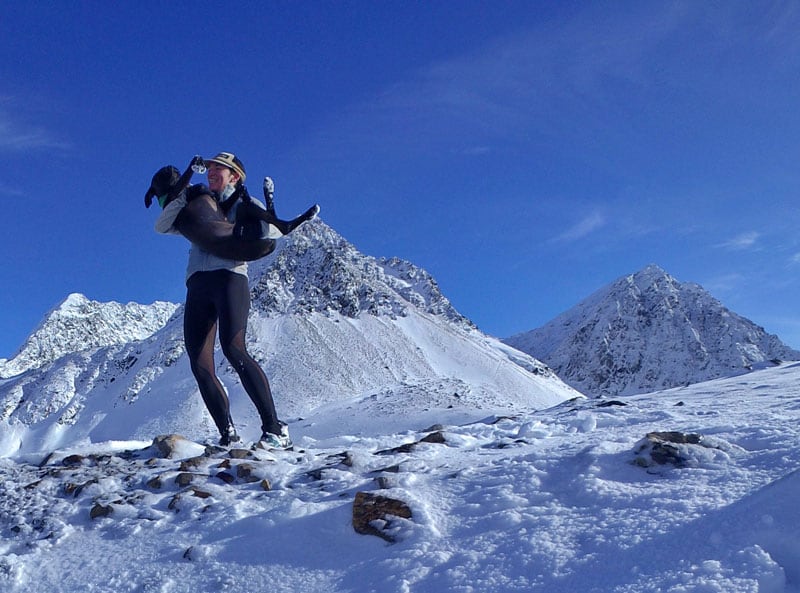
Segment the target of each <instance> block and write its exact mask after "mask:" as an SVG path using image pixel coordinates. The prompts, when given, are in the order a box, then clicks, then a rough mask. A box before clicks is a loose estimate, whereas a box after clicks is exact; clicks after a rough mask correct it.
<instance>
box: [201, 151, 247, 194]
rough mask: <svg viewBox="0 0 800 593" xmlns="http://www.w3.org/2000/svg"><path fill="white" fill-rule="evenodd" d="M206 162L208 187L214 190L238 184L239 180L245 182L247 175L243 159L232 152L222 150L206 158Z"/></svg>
mask: <svg viewBox="0 0 800 593" xmlns="http://www.w3.org/2000/svg"><path fill="white" fill-rule="evenodd" d="M205 163H206V167H208V187H209V188H210V189H211V190H212V191H221V190H222V189H223V188H224V187H225V186H226V185H236V184H237V183H238V182H239V181H241V182H242V183H244V180H245V177H246V176H247V175H246V173H245V170H244V165H243V164H242V161H240V160H239V158H238V157H237V156H236V155H235V154H233V153H231V152H220V153H219V154H218V155H216V156H214V157H212V158H210V159H206V160H205Z"/></svg>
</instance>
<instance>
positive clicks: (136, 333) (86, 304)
mask: <svg viewBox="0 0 800 593" xmlns="http://www.w3.org/2000/svg"><path fill="white" fill-rule="evenodd" d="M177 308H178V305H176V304H174V303H167V302H163V301H156V302H155V303H153V304H151V305H141V304H139V303H127V304H121V303H117V302H113V301H112V302H108V303H101V302H98V301H92V300H90V299H88V298H87V297H86V296H84V295H83V294H80V293H72V294H70V295H69V296H67V298H65V299H64V300H63V301H62V302H61V303H59V304H58V305H57V306H56V307H55V308H54V309H53V310H52V311H50V312H49V313H48V314H47V315H46V316H45V318H44V320H43V321H42V322H41V323H40V324H39V326H38V327H37V328H36V330H35V331H34V332H33V334H31V336H30V337H29V338H28V339H27V340H26V341H25V343H24V344H23V346H22V348H20V350H19V352H18V353H17V354H16V355H15V356H14V357H13V358H11V359H10V360H7V361H5V362H4V363H2V364H0V377H12V376H14V375H18V374H19V373H23V372H25V371H28V370H31V369H35V368H39V367H41V366H43V365H46V364H48V363H50V362H53V361H54V360H56V359H58V358H60V357H62V356H64V355H65V354H69V353H72V352H82V351H86V350H92V349H95V348H101V347H103V346H111V345H113V344H123V343H126V342H131V341H135V340H143V339H145V338H146V337H148V336H150V335H151V334H152V333H153V332H155V331H157V330H159V329H161V328H162V327H163V326H164V324H165V323H166V322H167V320H168V319H169V318H170V317H171V316H172V314H173V313H174V312H175V310H176V309H177Z"/></svg>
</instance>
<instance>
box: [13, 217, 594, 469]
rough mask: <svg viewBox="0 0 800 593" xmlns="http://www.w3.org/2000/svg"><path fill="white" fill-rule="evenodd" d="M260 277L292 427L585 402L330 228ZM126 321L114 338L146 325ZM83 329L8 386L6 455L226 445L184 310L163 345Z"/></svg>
mask: <svg viewBox="0 0 800 593" xmlns="http://www.w3.org/2000/svg"><path fill="white" fill-rule="evenodd" d="M250 279H251V280H250V281H251V295H252V309H251V315H250V318H249V321H248V348H249V349H250V352H251V353H252V354H253V356H254V357H255V358H256V359H257V360H258V361H259V363H260V364H262V366H263V367H264V369H265V371H266V373H267V375H268V376H269V378H270V383H271V386H272V391H273V394H274V396H275V400H276V405H277V408H278V412H279V414H280V415H281V417H282V418H284V419H286V420H288V421H290V422H294V423H297V422H300V421H301V420H300V418H302V417H305V416H307V415H308V414H309V413H310V412H312V411H314V410H318V409H320V408H323V407H326V406H328V407H330V406H338V407H337V409H338V410H339V412H338V416H337V417H338V419H339V420H338V425H337V426H335V427H332V430H334V431H335V432H336V431H345V430H346V429H347V427H348V426H349V422H350V418H351V417H352V413H351V412H349V411H348V408H349V409H350V410H352V409H354V408H358V409H359V410H362V411H364V410H366V411H369V412H370V413H371V416H372V417H373V418H374V422H375V430H378V431H380V430H383V429H384V428H385V426H386V425H391V426H393V427H394V428H395V429H397V428H399V427H402V426H407V427H409V428H411V427H416V428H420V426H418V424H419V423H424V422H429V423H434V422H436V417H437V415H438V411H440V410H456V411H460V413H461V414H462V417H463V418H464V419H465V420H467V419H475V418H479V417H483V416H485V415H486V414H487V413H495V412H497V413H501V412H503V411H505V412H509V411H511V410H523V409H525V410H531V409H541V408H546V407H549V406H553V405H556V404H558V403H560V402H562V401H564V400H565V399H571V398H574V397H577V396H579V394H578V393H577V392H576V391H574V390H573V389H571V388H569V387H568V386H566V385H565V384H564V383H563V382H561V381H560V380H559V379H558V378H557V377H556V376H555V374H554V373H553V372H552V371H551V370H550V369H548V368H547V367H546V366H545V365H544V364H542V363H540V362H539V361H537V360H535V359H533V358H532V357H529V356H528V355H526V354H524V353H521V352H518V351H516V350H514V349H512V348H510V347H508V346H506V345H505V344H503V343H502V342H500V341H499V340H497V339H495V338H492V337H489V336H487V335H485V334H483V333H481V332H480V331H478V330H477V329H476V328H475V326H474V325H473V324H472V323H471V322H470V321H469V320H468V319H466V318H465V317H464V316H462V315H461V314H459V313H458V312H457V311H456V310H455V309H454V308H453V306H452V305H451V304H450V302H449V301H448V300H447V299H446V298H445V297H444V295H442V293H441V291H440V289H439V287H438V285H437V284H436V282H435V280H434V279H433V278H432V277H431V276H430V275H429V274H428V273H427V272H425V271H424V270H422V269H420V268H418V267H417V266H414V265H413V264H411V263H409V262H404V261H402V260H399V259H376V258H373V257H370V256H366V255H364V254H362V253H360V252H359V251H358V250H357V249H356V248H355V247H354V246H353V245H351V244H350V243H348V242H347V241H346V240H345V239H343V238H342V237H341V236H340V235H338V234H337V233H336V232H335V231H333V229H331V228H330V227H328V226H327V225H326V224H324V223H323V222H322V221H319V220H317V221H315V222H313V223H307V224H305V225H303V227H301V228H300V229H298V230H297V231H295V232H294V233H293V234H292V235H290V236H289V237H287V238H285V239H283V240H282V241H281V243H280V245H279V248H278V249H276V251H275V252H274V253H273V254H271V255H270V256H268V257H267V258H264V259H263V260H261V261H259V262H257V263H255V264H253V265H251V272H250ZM68 300H69V299H68ZM62 308H63V307H62ZM60 309H61V308H60ZM60 309H59V311H60ZM68 309H69V307H68ZM119 313H120V315H121V316H122V317H121V318H120V319H117V320H114V322H112V321H109V322H108V326H109V327H112V326H113V327H117V326H125V324H127V323H136V322H135V321H131V320H130V319H129V318H127V317H125V316H124V315H123V312H122V310H119ZM51 317H52V316H51ZM56 317H58V318H59V319H60V318H61V317H65V315H61V314H59V315H58V316H56ZM66 317H69V316H68V315H66ZM70 319H71V320H72V323H59V324H56V323H54V324H52V325H51V326H50V329H49V330H48V331H49V336H50V337H49V342H48V343H49V344H50V348H49V349H48V350H46V352H47V353H48V354H47V357H45V360H43V361H42V364H41V366H39V367H38V368H33V366H32V365H30V366H29V370H28V371H27V372H24V373H22V374H20V375H17V376H14V377H12V378H9V379H5V380H2V381H0V456H3V455H13V454H21V453H23V452H26V451H27V452H34V451H40V450H44V449H48V448H54V447H61V446H66V445H68V444H70V443H78V442H86V441H91V442H97V441H105V440H125V439H142V438H144V439H147V438H152V437H153V436H155V435H157V434H166V433H183V434H185V435H186V436H187V437H189V438H193V439H197V440H203V439H206V440H207V439H209V438H214V437H215V430H214V429H213V426H212V424H211V421H210V417H209V416H208V413H207V412H206V410H205V408H204V406H203V403H202V401H201V398H200V396H199V395H198V392H197V387H196V384H195V381H194V378H193V377H192V375H191V372H190V369H189V364H188V360H187V357H186V354H185V351H184V345H183V331H182V322H183V321H182V315H181V310H180V309H179V310H178V311H177V313H176V314H175V315H173V316H172V317H171V318H170V319H169V321H168V322H167V323H166V324H165V325H164V326H163V327H162V328H161V329H159V330H157V331H155V332H153V333H152V334H149V335H145V336H144V337H141V338H138V339H133V340H129V341H121V340H113V341H111V343H106V344H104V345H101V346H99V347H97V345H95V347H93V348H90V347H86V345H87V342H83V341H82V340H84V337H85V336H88V335H92V334H93V332H94V330H93V329H91V328H90V327H89V326H90V325H91V324H93V323H94V320H95V317H94V316H73V317H72V318H70ZM103 327H105V326H103ZM142 333H143V334H148V331H144V330H143V331H142ZM78 343H80V344H81V345H80V347H75V344H78ZM56 352H61V353H63V354H62V355H61V356H56V354H54V353H56ZM10 364H18V363H17V359H14V360H12V361H11V362H10ZM217 366H218V374H219V376H220V378H221V380H222V382H223V383H224V385H225V386H226V388H227V390H228V392H229V394H230V396H231V406H232V414H233V417H234V420H235V421H236V423H237V427H238V428H239V432H240V434H242V435H243V437H245V438H248V437H253V438H254V437H255V436H257V434H259V429H258V426H259V422H258V419H257V417H256V414H255V410H254V409H253V406H252V405H251V403H250V401H249V398H248V397H247V396H246V394H245V393H244V391H243V389H242V387H241V385H240V384H239V379H238V376H237V375H236V374H235V372H234V371H233V369H232V368H230V366H229V365H228V363H227V361H226V360H224V358H223V357H222V356H221V355H220V354H219V352H218V365H217ZM343 403H344V405H343ZM410 411H414V414H410V413H409V412H410ZM120 427H124V428H123V429H122V430H120ZM360 430H363V429H360Z"/></svg>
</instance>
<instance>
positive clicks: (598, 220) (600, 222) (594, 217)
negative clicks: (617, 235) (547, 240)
mask: <svg viewBox="0 0 800 593" xmlns="http://www.w3.org/2000/svg"><path fill="white" fill-rule="evenodd" d="M606 223H607V220H606V217H605V216H603V215H602V214H600V213H599V212H595V213H593V214H590V215H588V216H586V217H585V218H583V219H582V220H581V221H579V222H578V223H577V224H575V225H573V226H572V227H571V228H569V229H567V230H566V231H565V232H563V233H561V234H560V235H558V236H557V237H555V238H554V239H553V241H555V242H557V243H572V242H574V241H578V240H580V239H583V238H584V237H586V236H588V235H590V234H592V233H593V232H595V231H596V230H598V229H600V228H602V227H604V226H605V225H606Z"/></svg>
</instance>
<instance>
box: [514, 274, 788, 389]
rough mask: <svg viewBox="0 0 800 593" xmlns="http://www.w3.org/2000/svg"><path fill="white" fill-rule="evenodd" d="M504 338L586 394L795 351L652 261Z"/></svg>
mask: <svg viewBox="0 0 800 593" xmlns="http://www.w3.org/2000/svg"><path fill="white" fill-rule="evenodd" d="M504 341H505V342H506V343H507V344H509V345H511V346H513V347H515V348H518V349H520V350H522V351H523V352H527V353H528V354H530V355H531V356H535V357H536V358H538V359H540V360H542V361H544V362H545V363H546V364H547V365H549V366H550V367H551V368H552V369H553V370H555V371H556V373H557V374H558V375H559V377H561V378H562V379H563V380H564V381H566V382H567V383H568V384H569V385H572V386H573V387H575V388H576V389H578V390H580V391H581V392H583V393H585V394H587V395H590V396H592V395H627V394H633V393H642V392H645V391H654V390H659V389H664V388H668V387H674V386H679V385H687V384H691V383H697V382H700V381H705V380H709V379H714V378H718V377H729V376H733V375H737V374H741V373H745V372H748V371H750V370H752V369H753V368H754V367H756V366H757V365H761V364H765V363H770V362H771V361H775V360H798V359H800V352H798V351H796V350H793V349H791V348H789V347H788V346H786V345H785V344H783V343H782V342H781V341H780V339H779V338H778V337H777V336H774V335H771V334H768V333H767V332H766V331H765V330H764V329H763V328H762V327H759V326H757V325H756V324H754V323H753V322H752V321H750V320H748V319H745V318H744V317H741V316H739V315H737V314H736V313H733V312H732V311H729V310H728V309H726V308H725V307H724V306H723V305H722V304H721V303H720V302H719V301H718V300H717V299H715V298H714V297H712V296H711V295H710V294H709V293H708V292H706V291H705V290H704V289H703V288H702V287H701V286H699V285H697V284H693V283H682V282H678V281H677V280H676V279H675V278H673V277H672V276H670V275H669V274H668V273H667V272H665V271H664V270H663V269H661V268H660V267H658V266H656V265H650V266H647V267H646V268H644V269H643V270H641V271H639V272H637V273H635V274H632V275H629V276H624V277H622V278H619V279H618V280H616V281H615V282H613V283H611V284H610V285H608V286H607V287H605V288H602V289H601V290H599V291H597V292H595V293H594V294H593V295H591V296H590V297H589V298H587V299H586V300H584V301H583V302H581V303H579V304H578V305H576V306H575V307H573V308H572V309H570V310H569V311H567V312H565V313H563V314H561V315H559V316H558V317H556V318H555V319H553V320H552V321H551V322H549V323H548V324H546V325H544V326H543V327H540V328H538V329H535V330H533V331H529V332H525V333H522V334H518V335H516V336H512V337H510V338H508V339H506V340H504Z"/></svg>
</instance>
